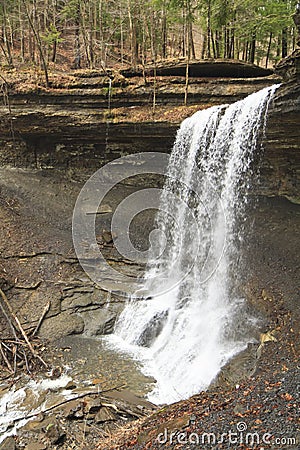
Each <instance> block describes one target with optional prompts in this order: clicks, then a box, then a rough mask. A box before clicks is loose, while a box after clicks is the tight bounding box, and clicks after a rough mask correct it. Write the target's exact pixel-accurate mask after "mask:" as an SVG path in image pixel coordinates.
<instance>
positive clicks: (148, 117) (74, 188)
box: [0, 74, 300, 338]
mask: <svg viewBox="0 0 300 450" xmlns="http://www.w3.org/2000/svg"><path fill="white" fill-rule="evenodd" d="M74 78H75V79H74V80H73V85H72V86H69V87H66V86H64V87H63V88H62V87H59V86H58V87H57V89H51V90H50V91H47V92H46V91H43V90H41V92H39V93H38V92H36V91H33V92H25V93H22V92H21V90H18V89H15V88H14V86H13V85H12V86H9V89H8V96H5V97H4V100H5V102H4V103H5V104H3V105H2V106H1V108H0V114H1V120H0V166H1V168H0V171H1V184H0V216H1V221H2V223H3V229H2V232H1V233H0V286H2V287H3V288H4V289H5V292H6V293H7V295H8V297H9V299H10V301H11V303H12V305H13V307H14V310H15V311H17V312H18V316H19V318H20V320H21V321H22V323H23V325H24V326H25V328H26V329H31V328H32V327H35V326H36V324H37V322H38V320H39V318H40V316H41V314H42V311H43V308H44V307H45V305H46V304H47V302H48V301H49V302H50V303H51V307H50V310H49V312H48V314H47V317H46V319H45V320H44V322H43V324H42V327H41V329H40V334H41V336H43V337H47V338H53V337H59V336H62V335H66V334H74V333H82V332H84V333H85V334H86V335H89V336H91V335H98V334H103V333H104V334H105V333H109V332H111V330H112V328H113V325H114V321H115V318H116V316H117V314H118V313H119V311H120V310H121V309H122V308H123V305H124V297H123V296H122V295H120V296H119V295H118V294H116V295H115V294H113V295H112V296H111V297H110V300H109V301H110V306H109V308H106V307H104V305H106V303H107V299H108V294H107V292H105V291H103V290H101V289H99V288H98V287H97V286H94V285H93V283H92V282H91V281H90V280H89V279H88V278H87V277H86V276H85V275H84V274H83V272H82V269H81V267H80V266H79V264H78V261H77V259H76V257H75V254H74V250H73V245H72V238H71V231H70V230H71V218H72V212H73V206H74V203H75V201H76V197H77V195H78V193H79V191H80V189H81V187H82V184H83V182H84V181H85V180H86V179H87V177H88V176H89V175H90V174H92V173H94V172H95V170H97V169H98V168H99V167H100V166H103V165H104V164H106V163H107V162H108V161H111V160H114V159H116V158H118V157H120V156H123V155H125V154H130V153H136V152H145V151H158V152H170V150H171V148H172V145H173V142H174V140H175V135H176V132H177V129H178V125H179V123H180V122H181V120H182V119H184V118H185V117H187V116H190V115H192V114H193V113H194V112H195V111H196V110H198V109H200V108H205V107H209V106H211V105H214V104H221V103H232V102H234V101H237V100H239V99H241V98H244V97H245V96H247V95H249V94H250V93H252V92H255V91H258V90H260V89H262V88H263V87H265V86H270V85H272V84H275V83H278V82H280V81H281V78H278V77H277V76H274V75H272V76H269V75H268V76H266V77H257V78H234V79H231V78H219V79H216V78H197V77H195V78H193V79H191V83H190V86H189V96H188V105H187V106H183V98H184V89H185V87H184V78H181V77H174V76H172V77H171V78H170V77H166V76H165V77H161V78H160V79H159V80H158V85H157V92H156V100H157V105H156V109H155V114H154V115H153V113H152V101H153V86H152V84H151V83H149V84H146V85H145V84H144V82H143V81H142V80H141V79H138V80H137V79H134V78H130V83H129V84H128V85H127V86H125V87H124V86H123V87H122V86H121V84H122V83H123V82H124V80H123V81H122V83H121V82H120V81H118V83H119V84H118V83H116V84H117V85H116V86H113V88H112V92H110V93H111V94H112V95H111V98H110V104H108V100H109V98H108V94H109V91H108V88H109V80H108V79H107V78H105V77H104V78H103V76H100V75H98V74H96V75H95V74H93V75H91V76H90V77H87V76H86V75H84V77H83V76H82V75H80V76H78V77H74ZM299 114H300V103H299V83H298V81H297V79H294V80H291V81H289V82H286V83H285V84H283V85H282V87H280V89H278V91H277V92H276V95H275V97H274V101H273V102H272V104H271V105H270V109H269V117H268V124H267V129H266V136H265V139H264V145H263V149H261V150H258V152H257V158H256V161H255V164H256V168H255V171H257V170H259V172H260V183H257V182H256V183H254V186H253V189H254V191H255V193H256V194H259V196H260V197H261V198H262V199H265V198H267V199H268V202H271V203H267V204H261V205H260V207H259V208H256V211H255V212H254V213H253V214H254V216H255V217H254V216H253V217H251V220H250V221H249V223H250V222H252V219H254V221H255V222H256V228H255V230H254V233H252V239H250V240H249V242H248V241H247V242H246V246H248V247H247V248H248V249H251V251H249V252H248V259H247V264H246V265H247V270H246V275H247V276H246V282H247V283H248V281H249V280H253V282H252V281H251V283H252V284H251V283H250V284H247V283H246V284H247V286H246V288H247V289H248V292H247V297H248V298H250V299H251V298H253V297H255V304H256V306H257V302H258V299H259V301H262V302H263V303H264V307H263V308H265V302H264V299H263V298H262V292H265V291H266V289H267V291H268V292H272V289H273V288H274V287H275V288H276V289H275V290H276V292H279V291H280V292H281V294H280V295H284V297H285V299H287V300H286V301H287V302H290V303H287V306H288V308H289V309H291V310H295V309H296V306H295V305H297V298H298V297H297V293H296V290H297V288H296V280H297V273H296V272H297V258H298V251H297V239H298V237H297V236H298V235H297V229H298V230H299V228H300V227H298V225H297V220H298V216H299V214H298V210H297V209H296V208H298V206H297V205H295V204H293V203H299V202H300V199H299V138H300V131H299V125H298V124H299ZM148 181H149V180H148ZM148 181H147V182H148ZM138 182H139V183H141V184H142V185H143V187H144V184H143V183H144V180H140V179H139V180H138ZM149 182H150V185H151V180H150V181H149ZM136 188H137V187H136V186H133V185H131V184H130V183H127V184H126V183H125V184H122V185H121V186H120V188H119V189H118V190H116V191H114V192H112V195H111V197H110V198H109V199H108V203H109V205H110V206H111V207H112V210H113V209H114V206H115V205H117V204H118V202H119V201H120V199H122V198H123V197H124V195H125V196H126V195H129V194H130V193H132V192H134V190H135V189H136ZM122 196H123V197H122ZM278 196H279V197H281V198H283V199H282V200H280V202H281V203H276V202H277V199H278ZM271 197H272V198H273V199H272V198H271ZM286 199H288V200H289V201H287V200H286ZM273 200H274V202H275V203H272V201H273ZM262 201H264V200H262ZM282 202H283V203H282ZM284 202H286V203H284ZM291 202H292V203H291ZM110 214H111V213H110V212H109V208H108V212H107V213H105V214H103V215H101V217H99V221H100V223H99V232H100V233H103V231H104V230H107V229H109V219H110ZM147 221H148V218H145V217H142V218H141V220H140V223H139V224H137V237H138V236H139V235H145V234H147V233H146V232H145V226H146V222H147ZM148 222H149V227H151V223H152V222H151V218H149V221H148ZM148 222H147V223H148ZM139 231H140V232H139ZM298 233H299V231H298ZM101 239H102V245H103V251H104V252H106V255H107V258H108V260H109V261H110V263H111V264H113V265H115V266H118V267H120V268H121V269H122V270H125V271H126V273H129V274H130V273H132V274H137V273H138V271H139V270H140V268H139V267H138V266H137V265H134V264H131V265H128V264H127V263H126V262H125V263H124V261H122V259H120V257H119V256H118V255H117V254H115V252H114V248H113V246H112V243H111V241H110V239H109V236H108V237H107V233H106V232H104V233H103V235H102V236H101ZM270 295H271V294H270ZM274 295H275V294H274ZM276 295H277V294H276ZM276 295H275V297H276ZM275 297H274V298H275ZM280 298H281V297H280V296H279V297H278V296H277V297H276V304H278V305H280V304H281V303H280ZM274 301H275V300H274ZM266 302H267V304H268V305H269V303H268V300H266ZM267 312H268V311H267ZM265 313H266V311H265V309H264V310H263V314H265ZM296 317H297V316H296V315H295V318H296ZM295 322H296V319H295ZM0 328H1V323H0ZM295 328H296V327H295ZM1 332H2V333H3V328H1Z"/></svg>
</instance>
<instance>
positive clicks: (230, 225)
mask: <svg viewBox="0 0 300 450" xmlns="http://www.w3.org/2000/svg"><path fill="white" fill-rule="evenodd" d="M277 87H278V86H277V85H275V86H273V87H270V88H266V89H263V90H261V91H259V92H257V93H254V94H252V95H250V96H249V97H247V98H246V99H244V100H242V101H239V102H237V103H235V104H233V105H230V106H228V105H222V106H219V107H212V108H209V109H207V110H203V111H199V112H197V113H196V114H194V115H193V116H192V117H191V118H189V119H186V120H185V121H184V122H183V123H182V125H181V127H180V129H179V131H178V134H177V139H176V142H175V144H174V148H173V151H172V154H171V157H170V162H169V167H168V174H167V181H166V183H165V187H164V189H163V192H162V195H161V203H160V211H159V213H158V216H157V220H156V225H157V228H158V229H160V230H162V231H163V232H164V236H161V237H160V238H159V239H158V241H157V243H156V249H154V250H155V251H154V250H153V258H152V259H150V260H149V263H148V269H147V273H146V283H145V291H146V292H147V293H148V297H147V298H144V299H141V298H140V297H139V296H138V293H137V295H136V296H135V297H132V298H131V299H130V300H129V301H128V304H127V306H126V307H125V309H124V311H123V313H122V314H121V315H120V317H119V320H118V322H117V324H116V328H115V333H114V335H113V336H112V337H111V338H110V341H111V342H113V343H114V345H116V346H117V348H122V349H126V350H128V351H130V352H131V354H132V355H133V356H135V357H136V358H138V359H140V360H141V361H142V362H143V364H144V370H145V372H146V373H147V374H149V375H152V376H154V377H155V379H156V380H157V383H156V386H155V389H154V390H153V392H152V393H151V394H150V396H149V398H150V399H151V400H152V401H154V402H156V403H162V402H164V403H165V402H166V403H169V402H173V401H176V400H179V399H182V398H186V397H188V396H190V395H192V394H194V393H196V392H199V391H200V390H202V389H205V388H207V387H208V385H209V384H210V382H211V381H212V379H213V378H214V377H215V376H216V374H217V373H218V371H219V370H220V368H221V366H222V365H223V364H224V363H225V362H226V361H228V359H229V358H230V357H232V356H233V355H234V354H236V353H237V352H239V351H240V350H242V349H243V348H244V347H245V346H246V345H247V342H249V339H251V337H250V336H251V322H252V325H253V321H254V319H251V317H247V316H246V315H245V311H244V308H243V299H241V298H239V297H238V295H237V293H236V292H237V291H236V290H235V284H234V279H236V278H237V272H238V257H239V255H238V248H239V241H240V240H241V238H242V233H241V230H242V222H243V211H244V205H245V203H246V195H245V193H246V191H247V187H248V186H247V185H248V183H249V173H250V171H251V162H252V155H253V151H254V150H255V149H256V148H257V145H258V140H259V138H260V137H261V135H262V133H263V130H264V126H265V122H266V114H267V109H268V105H269V102H270V99H271V98H272V95H273V93H274V92H275V90H276V88H277ZM179 199H180V201H179ZM158 254H160V255H161V256H160V257H159V258H157V257H155V255H158Z"/></svg>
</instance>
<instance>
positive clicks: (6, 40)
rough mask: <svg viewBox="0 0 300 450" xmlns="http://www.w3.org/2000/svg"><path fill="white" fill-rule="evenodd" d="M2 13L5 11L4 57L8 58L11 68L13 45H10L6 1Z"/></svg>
mask: <svg viewBox="0 0 300 450" xmlns="http://www.w3.org/2000/svg"><path fill="white" fill-rule="evenodd" d="M2 11H3V22H4V25H3V43H4V45H5V52H4V55H5V56H6V60H7V62H8V65H9V66H10V67H13V58H12V52H11V43H10V40H9V36H8V32H7V25H8V21H7V14H6V0H4V2H3V5H2Z"/></svg>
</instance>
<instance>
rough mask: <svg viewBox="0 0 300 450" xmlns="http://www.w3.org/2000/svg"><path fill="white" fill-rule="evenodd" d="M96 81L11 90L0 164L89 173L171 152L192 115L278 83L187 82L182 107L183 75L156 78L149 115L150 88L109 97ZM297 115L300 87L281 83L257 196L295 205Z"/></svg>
mask: <svg viewBox="0 0 300 450" xmlns="http://www.w3.org/2000/svg"><path fill="white" fill-rule="evenodd" d="M100 78H101V77H98V78H97V76H94V75H93V76H91V77H90V78H88V77H86V76H85V77H84V78H81V77H78V79H77V84H74V85H73V86H72V89H70V87H68V88H66V87H65V88H64V89H56V90H51V91H50V92H40V93H37V92H31V93H20V92H15V91H14V89H13V88H12V89H11V91H9V95H8V96H7V98H6V104H5V105H3V106H1V107H0V113H1V121H0V165H1V166H12V167H27V168H37V169H53V168H58V169H64V170H70V171H72V170H74V169H77V168H80V169H86V171H87V172H92V171H93V170H95V169H96V168H98V167H100V166H102V165H104V164H105V163H107V162H108V161H111V160H113V159H115V158H118V157H120V156H122V155H125V154H130V153H136V152H141V151H160V152H169V151H170V150H171V148H172V145H173V142H174V139H175V134H176V131H177V128H178V125H179V123H180V122H181V120H182V119H183V118H185V117H187V116H189V115H191V114H192V113H193V112H195V110H196V109H199V108H204V107H208V106H211V105H214V104H222V103H232V102H234V101H237V100H239V99H241V98H243V97H245V96H247V95H249V94H250V93H252V92H255V91H258V90H260V89H262V88H263V87H265V86H268V85H272V84H274V83H276V82H279V80H280V79H279V78H278V77H276V76H274V75H272V76H266V77H257V78H227V79H226V78H221V79H217V78H212V79H210V78H192V79H191V81H190V86H189V94H188V106H187V107H184V106H183V105H182V104H183V98H184V89H185V87H184V83H183V81H184V80H183V79H182V77H177V78H176V77H161V78H160V79H159V82H158V86H157V92H156V103H157V106H156V111H155V114H154V115H153V114H152V97H153V87H152V85H151V84H148V85H147V84H146V85H145V84H143V83H142V82H141V81H140V80H138V81H136V80H135V83H136V84H135V85H134V87H132V85H130V86H129V87H128V86H127V87H125V88H124V87H113V88H112V91H111V92H110V94H111V98H110V99H108V95H109V92H108V88H107V87H105V88H103V87H102V88H99V87H97V86H98V85H97V82H99V83H100V81H101V83H102V85H103V79H102V78H101V80H100ZM131 82H132V83H133V81H131ZM104 85H105V86H106V84H105V83H104ZM108 100H109V105H108ZM170 111H171V112H170ZM299 112H300V105H299V85H298V84H297V82H295V81H294V82H290V83H286V84H285V85H283V86H282V87H281V88H280V89H279V90H278V93H277V94H276V97H275V99H274V102H273V104H272V105H271V107H270V114H269V119H268V124H267V132H266V139H265V143H264V148H265V150H264V152H263V157H262V159H259V158H258V164H259V167H260V173H261V184H260V187H259V192H260V193H261V194H262V195H268V196H274V195H275V196H276V195H280V196H285V197H287V198H289V199H290V200H292V201H296V202H298V201H299V198H298V194H297V192H298V191H299V156H298V152H297V149H298V142H299V128H298V121H299V120H298V119H299Z"/></svg>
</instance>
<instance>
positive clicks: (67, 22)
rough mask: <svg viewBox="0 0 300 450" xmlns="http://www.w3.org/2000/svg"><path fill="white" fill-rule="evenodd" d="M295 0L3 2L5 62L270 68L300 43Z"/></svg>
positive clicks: (0, 42)
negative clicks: (173, 62) (202, 62)
mask: <svg viewBox="0 0 300 450" xmlns="http://www.w3.org/2000/svg"><path fill="white" fill-rule="evenodd" d="M296 3H297V2H296V1H291V0H264V1H263V0H118V1H116V0H1V4H0V64H2V65H6V66H10V67H18V66H19V65H20V64H21V65H22V64H27V65H28V64H30V65H38V66H41V67H42V68H43V69H44V70H45V71H47V67H48V66H49V65H57V67H59V66H62V67H65V68H68V69H69V68H76V69H78V68H107V67H111V66H113V65H116V64H117V63H118V64H127V65H129V66H132V67H135V66H137V65H138V64H141V65H145V64H147V63H152V64H153V63H155V62H156V61H158V60H164V59H167V58H168V59H169V58H180V57H183V58H187V59H189V58H193V59H194V58H199V59H202V58H230V59H241V60H244V61H248V62H251V63H253V62H255V63H258V64H260V65H264V66H268V65H272V64H273V63H274V62H276V61H278V60H279V59H280V58H282V57H285V56H286V55H287V54H288V53H289V52H290V51H291V50H292V49H293V48H294V45H295V34H296V33H295V30H294V27H293V22H292V14H293V13H294V12H295V8H296Z"/></svg>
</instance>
